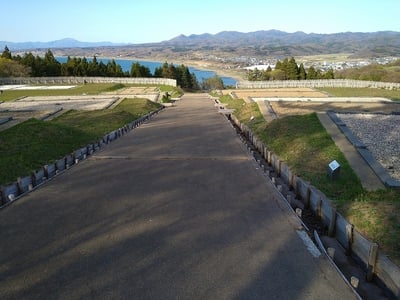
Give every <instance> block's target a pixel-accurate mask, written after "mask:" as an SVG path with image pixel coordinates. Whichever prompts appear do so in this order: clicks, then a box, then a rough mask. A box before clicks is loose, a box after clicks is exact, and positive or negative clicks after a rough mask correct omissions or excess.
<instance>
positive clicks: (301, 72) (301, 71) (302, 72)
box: [299, 63, 307, 80]
mask: <svg viewBox="0 0 400 300" xmlns="http://www.w3.org/2000/svg"><path fill="white" fill-rule="evenodd" d="M299 79H300V80H305V79H307V73H306V69H305V68H304V65H303V63H301V64H300V67H299Z"/></svg>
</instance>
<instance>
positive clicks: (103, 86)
mask: <svg viewBox="0 0 400 300" xmlns="http://www.w3.org/2000/svg"><path fill="white" fill-rule="evenodd" d="M134 86H140V87H144V85H133V84H114V83H88V84H85V85H80V86H76V87H74V88H70V89H65V90H60V89H54V90H51V89H48V90H47V89H46V90H6V91H3V94H2V95H1V96H0V100H1V101H13V100H16V99H18V98H21V97H26V96H78V95H82V94H86V95H98V94H100V93H104V92H113V91H116V90H119V89H122V88H126V87H134ZM151 86H153V85H151ZM159 88H160V91H161V92H169V93H170V94H172V95H173V97H178V96H180V95H181V94H182V91H181V90H180V89H179V88H175V87H171V86H166V85H165V86H164V85H162V86H159Z"/></svg>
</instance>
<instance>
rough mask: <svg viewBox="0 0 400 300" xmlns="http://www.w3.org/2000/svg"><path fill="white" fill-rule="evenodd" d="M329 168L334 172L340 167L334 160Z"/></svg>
mask: <svg viewBox="0 0 400 300" xmlns="http://www.w3.org/2000/svg"><path fill="white" fill-rule="evenodd" d="M329 168H330V169H331V170H332V171H333V170H336V169H337V168H340V165H339V163H338V162H337V161H336V160H333V161H331V162H330V164H329Z"/></svg>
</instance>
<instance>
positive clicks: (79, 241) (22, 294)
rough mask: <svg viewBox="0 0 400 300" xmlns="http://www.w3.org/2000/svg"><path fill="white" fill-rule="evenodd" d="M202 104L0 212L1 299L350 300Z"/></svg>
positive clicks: (218, 118) (148, 127) (144, 129)
mask: <svg viewBox="0 0 400 300" xmlns="http://www.w3.org/2000/svg"><path fill="white" fill-rule="evenodd" d="M281 201H283V200H282V199H281V198H280V197H279V195H278V194H277V192H276V190H275V188H274V187H273V185H272V184H271V183H270V182H268V181H266V180H265V178H264V177H263V176H262V174H261V173H260V171H259V170H258V169H257V168H256V164H255V163H254V162H253V161H252V159H251V158H250V157H249V156H248V154H247V152H246V151H245V150H244V148H243V146H242V144H241V143H240V141H239V139H238V138H237V136H236V134H235V132H234V131H233V130H232V129H231V128H230V126H229V124H228V122H227V121H226V120H225V119H224V117H223V116H222V115H219V114H217V113H216V109H215V108H214V105H213V103H212V102H211V101H210V100H209V99H208V98H207V97H206V96H203V95H185V96H184V97H183V98H182V100H181V101H180V102H178V104H177V106H176V107H171V108H168V109H167V110H166V111H164V112H162V113H161V114H159V115H157V116H156V117H154V118H153V119H152V120H151V121H150V122H148V123H146V124H144V125H143V126H141V127H140V128H138V129H136V130H134V131H132V132H130V133H129V134H127V135H125V136H124V137H123V138H121V139H118V140H117V141H115V142H114V143H113V144H111V145H109V146H107V147H106V148H105V149H103V150H102V151H99V152H98V153H97V154H95V155H94V156H92V157H91V158H89V159H87V160H85V161H83V162H82V163H80V164H78V165H76V166H74V167H73V168H72V169H70V170H69V171H67V172H65V173H64V174H61V175H60V176H57V177H55V179H54V180H52V181H51V182H49V183H47V184H45V185H44V186H42V187H40V188H39V189H37V190H36V191H34V192H32V193H30V194H29V195H27V196H25V197H23V198H21V199H20V200H18V201H17V202H15V203H13V204H12V205H11V206H9V207H7V208H6V209H3V210H0V241H1V244H0V299H353V298H354V296H353V294H352V293H351V291H350V290H349V288H348V287H347V286H346V285H345V283H344V282H343V280H342V279H341V278H340V276H339V275H338V274H337V273H336V271H334V270H333V268H332V267H331V266H330V265H329V264H328V262H327V261H326V259H324V258H322V257H314V256H313V255H312V254H311V253H310V252H309V251H308V250H307V248H306V246H305V244H304V242H303V240H301V239H300V238H299V235H298V233H297V231H296V228H295V226H294V225H293V222H291V221H290V220H291V218H290V214H289V213H288V211H287V209H286V208H285V207H286V206H285V205H282V202H281Z"/></svg>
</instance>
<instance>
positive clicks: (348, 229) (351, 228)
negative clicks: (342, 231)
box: [346, 224, 354, 256]
mask: <svg viewBox="0 0 400 300" xmlns="http://www.w3.org/2000/svg"><path fill="white" fill-rule="evenodd" d="M353 232H354V225H353V224H347V225H346V236H347V249H346V255H347V256H349V255H351V252H352V245H353Z"/></svg>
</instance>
